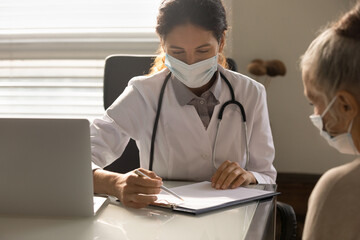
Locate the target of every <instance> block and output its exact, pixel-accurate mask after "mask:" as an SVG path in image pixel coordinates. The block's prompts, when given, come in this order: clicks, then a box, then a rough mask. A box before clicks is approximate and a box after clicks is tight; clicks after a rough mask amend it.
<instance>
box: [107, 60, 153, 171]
mask: <svg viewBox="0 0 360 240" xmlns="http://www.w3.org/2000/svg"><path fill="white" fill-rule="evenodd" d="M153 61H154V56H142V55H141V56H129V55H112V56H109V57H108V58H107V59H106V60H105V69H104V108H105V110H106V109H107V108H108V107H109V106H110V105H111V104H112V103H113V102H114V101H115V100H116V99H117V98H118V96H119V95H120V94H121V93H122V92H123V91H124V89H125V88H126V86H127V84H128V82H129V80H130V79H131V78H133V77H135V76H140V75H145V74H147V73H148V72H149V69H150V67H151V64H152V62H153ZM139 166H140V161H139V150H138V148H137V146H136V143H135V141H134V140H133V139H130V141H129V143H128V145H127V147H126V148H125V151H124V152H123V154H122V155H121V157H120V158H119V159H117V160H116V161H115V162H113V163H112V164H110V165H109V166H107V167H106V168H105V169H106V170H109V171H113V172H119V173H126V172H129V171H131V170H133V169H136V168H138V167H139Z"/></svg>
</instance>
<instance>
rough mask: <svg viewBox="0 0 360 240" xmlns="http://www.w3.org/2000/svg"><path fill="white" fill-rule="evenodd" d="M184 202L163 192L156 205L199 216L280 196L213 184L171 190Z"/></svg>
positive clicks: (274, 193) (253, 189) (275, 193)
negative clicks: (218, 187) (222, 188)
mask: <svg viewBox="0 0 360 240" xmlns="http://www.w3.org/2000/svg"><path fill="white" fill-rule="evenodd" d="M171 190H173V191H174V192H176V193H177V194H178V195H180V196H181V197H182V198H183V199H184V201H181V200H179V199H177V198H175V197H174V196H171V195H169V194H167V193H166V192H161V193H160V194H158V195H157V197H158V200H157V201H156V203H155V204H154V206H157V207H163V208H169V209H172V210H173V211H176V212H183V213H189V214H193V215H198V214H202V213H207V212H210V211H214V210H218V209H222V208H226V207H230V206H234V205H238V204H242V203H247V202H251V201H255V200H260V199H265V198H269V197H273V196H275V195H278V194H280V193H279V192H274V191H265V190H261V189H256V188H246V187H239V188H236V189H226V190H216V189H214V188H212V187H211V182H207V181H205V182H199V183H194V184H189V185H185V186H181V187H175V188H171Z"/></svg>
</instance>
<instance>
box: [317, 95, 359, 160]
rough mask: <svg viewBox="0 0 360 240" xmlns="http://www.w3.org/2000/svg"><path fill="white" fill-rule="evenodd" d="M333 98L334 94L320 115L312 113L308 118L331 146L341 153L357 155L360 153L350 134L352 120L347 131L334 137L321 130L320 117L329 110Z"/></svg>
mask: <svg viewBox="0 0 360 240" xmlns="http://www.w3.org/2000/svg"><path fill="white" fill-rule="evenodd" d="M335 100H336V96H335V97H334V98H333V99H332V100H331V101H330V103H329V105H328V106H327V107H326V109H325V111H324V112H323V113H322V114H321V115H317V114H313V115H311V116H310V120H311V122H312V123H313V124H314V126H315V127H316V128H318V129H319V130H320V135H321V136H322V137H323V138H325V139H326V141H327V142H328V143H329V145H330V146H331V147H333V148H335V149H336V150H338V151H339V152H340V153H343V154H350V155H356V156H359V155H360V153H359V151H358V150H357V148H356V147H355V144H354V141H353V139H352V136H351V129H352V124H353V120H352V121H351V122H350V125H349V127H348V130H347V132H345V133H342V134H339V135H337V136H335V137H332V136H330V134H329V133H328V132H326V131H324V130H323V128H324V125H323V120H322V118H323V117H324V116H325V114H326V113H327V112H328V111H329V109H330V108H331V106H332V105H333V104H334V102H335Z"/></svg>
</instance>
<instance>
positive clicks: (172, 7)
mask: <svg viewBox="0 0 360 240" xmlns="http://www.w3.org/2000/svg"><path fill="white" fill-rule="evenodd" d="M186 23H190V24H193V25H196V26H199V27H202V28H204V29H206V30H208V31H212V33H213V35H214V37H215V38H216V40H217V41H218V42H219V43H220V41H221V38H222V36H223V34H224V32H225V31H226V30H227V29H228V24H227V20H226V11H225V8H224V6H223V4H222V2H221V0H164V1H163V2H162V3H161V5H160V8H159V14H158V17H157V25H156V32H157V34H158V35H159V37H160V38H161V39H162V40H165V39H166V36H167V34H168V33H169V32H171V30H172V29H173V28H174V27H176V26H178V25H182V24H186ZM164 60H165V55H164V53H163V51H162V48H161V47H160V49H159V52H158V56H157V57H156V59H155V61H154V64H153V66H152V68H151V70H150V73H155V72H157V71H160V70H161V69H163V68H165V65H164ZM219 63H220V64H222V65H223V66H225V67H226V59H225V57H224V56H223V55H221V54H219Z"/></svg>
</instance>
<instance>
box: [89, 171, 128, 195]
mask: <svg viewBox="0 0 360 240" xmlns="http://www.w3.org/2000/svg"><path fill="white" fill-rule="evenodd" d="M122 175H123V174H119V173H114V172H110V171H106V170H103V169H96V170H94V171H93V181H94V192H95V193H101V194H107V195H111V196H117V195H118V194H119V193H118V192H117V189H116V186H115V185H116V184H115V183H116V181H117V180H118V179H119V178H121V177H122Z"/></svg>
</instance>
